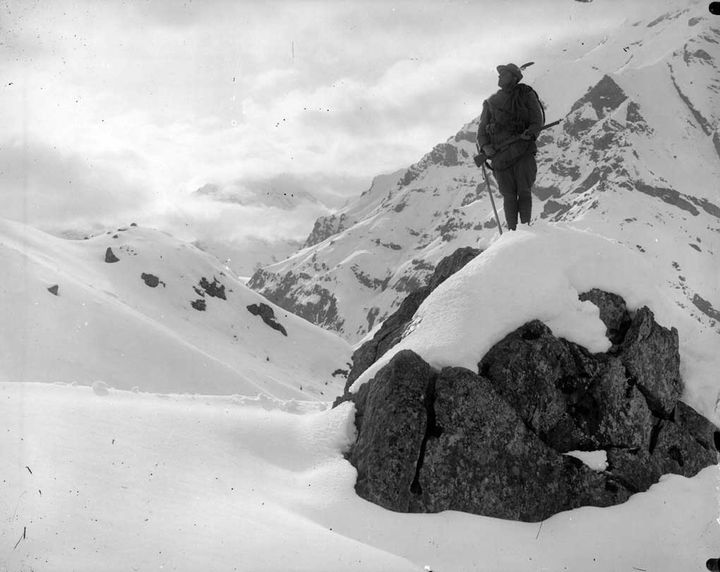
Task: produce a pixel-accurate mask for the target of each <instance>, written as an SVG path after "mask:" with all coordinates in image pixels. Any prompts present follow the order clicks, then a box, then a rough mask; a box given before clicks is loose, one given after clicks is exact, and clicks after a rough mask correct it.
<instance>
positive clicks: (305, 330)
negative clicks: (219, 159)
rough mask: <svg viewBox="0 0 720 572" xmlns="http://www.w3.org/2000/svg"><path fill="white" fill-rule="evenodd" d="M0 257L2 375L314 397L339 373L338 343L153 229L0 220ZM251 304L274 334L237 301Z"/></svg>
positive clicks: (333, 389) (329, 391)
mask: <svg viewBox="0 0 720 572" xmlns="http://www.w3.org/2000/svg"><path fill="white" fill-rule="evenodd" d="M108 248H110V249H111V251H112V254H113V255H114V256H115V257H116V258H117V259H118V260H117V262H106V253H107V249H108ZM0 264H1V265H2V267H3V269H4V280H3V281H2V284H1V285H0V321H1V322H2V324H3V327H2V329H0V332H1V333H0V344H1V345H2V348H3V351H2V353H1V354H0V379H1V380H3V381H45V382H52V381H62V382H77V383H81V384H92V383H95V382H98V381H102V382H104V383H106V384H108V385H110V386H113V387H117V388H124V389H130V388H132V387H134V386H139V387H142V388H143V389H144V390H145V391H158V392H172V393H183V392H188V393H204V394H235V393H237V394H243V395H257V394H259V393H263V394H267V395H270V396H275V397H279V398H284V399H288V398H301V399H321V400H324V399H329V398H331V396H333V395H335V394H337V392H338V387H340V386H341V385H342V379H341V377H340V376H335V377H334V376H333V372H335V371H336V370H338V369H341V368H346V363H347V361H348V359H349V347H348V345H347V343H345V342H344V341H343V340H341V339H339V338H338V337H337V336H335V335H333V334H331V333H330V332H327V331H324V330H321V329H320V328H318V327H316V326H313V325H312V324H309V323H308V322H306V321H305V320H302V319H300V318H298V317H296V316H294V315H292V314H290V313H288V312H286V311H284V310H282V309H280V308H277V307H275V306H272V305H270V304H268V303H267V300H265V299H263V298H262V297H261V296H259V295H258V294H256V293H255V292H252V291H251V290H249V289H248V288H246V287H245V286H244V285H243V284H242V283H241V281H239V280H238V279H237V278H236V277H234V276H232V274H231V273H230V272H229V271H228V270H227V269H226V268H224V267H223V266H222V265H221V264H220V263H219V262H218V261H217V259H215V258H213V257H212V256H210V255H208V254H205V253H203V252H202V251H200V250H198V249H197V248H195V247H194V246H192V245H190V244H187V243H183V242H180V241H178V240H176V239H174V238H173V237H171V236H170V235H167V234H165V233H163V232H160V231H157V230H153V229H149V228H142V227H137V226H130V227H128V228H125V229H119V230H118V231H117V232H109V233H107V234H102V235H99V236H95V237H92V238H90V239H88V240H65V239H59V238H56V237H53V236H51V235H48V234H45V233H43V232H41V231H38V230H35V229H33V228H31V227H28V226H25V225H22V224H19V223H14V222H9V221H5V220H0ZM53 286H56V287H57V288H56V290H55V292H51V291H49V288H52V287H53ZM262 304H266V305H267V306H268V309H270V308H271V309H273V310H274V322H273V320H272V319H270V318H269V317H268V320H267V321H268V322H269V323H270V324H271V325H272V324H273V323H276V324H278V325H279V326H281V327H282V329H284V331H285V334H284V333H282V331H280V328H278V329H274V328H273V327H271V326H270V325H268V324H267V323H266V321H265V320H264V319H263V318H262V313H260V314H258V313H257V312H256V314H253V313H251V312H250V311H249V310H248V306H257V308H260V307H261V305H262ZM328 396H330V397H328Z"/></svg>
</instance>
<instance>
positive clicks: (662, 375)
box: [620, 307, 682, 417]
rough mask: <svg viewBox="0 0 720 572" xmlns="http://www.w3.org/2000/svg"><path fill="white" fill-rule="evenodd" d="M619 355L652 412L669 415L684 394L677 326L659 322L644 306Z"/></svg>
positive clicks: (632, 324) (633, 321) (633, 323)
mask: <svg viewBox="0 0 720 572" xmlns="http://www.w3.org/2000/svg"><path fill="white" fill-rule="evenodd" d="M620 357H621V359H622V362H623V365H624V366H625V367H626V368H627V371H628V375H629V376H630V377H631V378H632V379H633V380H634V382H635V383H636V384H637V386H638V388H639V389H640V391H642V393H643V395H644V396H645V399H646V400H647V401H648V405H649V406H650V409H651V410H652V411H653V413H655V414H656V415H659V416H660V417H667V416H669V415H670V414H671V413H672V411H673V409H675V404H676V403H677V401H678V399H679V398H680V395H681V394H682V381H681V379H680V350H679V342H678V332H677V330H676V329H675V328H672V329H671V330H668V329H667V328H663V327H662V326H660V325H659V324H658V323H657V322H655V319H654V316H653V313H652V312H651V311H650V309H649V308H647V307H643V308H641V309H640V310H638V311H637V312H636V313H635V316H634V317H633V320H632V323H631V324H630V327H629V329H628V331H627V334H626V336H625V340H624V341H623V343H622V348H621V353H620Z"/></svg>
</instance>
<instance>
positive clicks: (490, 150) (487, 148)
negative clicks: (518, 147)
mask: <svg viewBox="0 0 720 572" xmlns="http://www.w3.org/2000/svg"><path fill="white" fill-rule="evenodd" d="M482 152H483V153H485V156H486V157H488V158H491V157H492V156H493V155H495V153H496V151H495V147H493V146H492V145H490V143H486V144H485V145H483V146H482Z"/></svg>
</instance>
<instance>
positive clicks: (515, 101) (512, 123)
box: [477, 83, 544, 169]
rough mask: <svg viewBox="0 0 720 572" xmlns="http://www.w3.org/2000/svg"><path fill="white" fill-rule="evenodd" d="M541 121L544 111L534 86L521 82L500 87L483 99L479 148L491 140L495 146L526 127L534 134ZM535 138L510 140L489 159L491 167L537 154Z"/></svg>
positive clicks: (499, 166) (479, 128) (501, 167)
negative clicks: (507, 87)
mask: <svg viewBox="0 0 720 572" xmlns="http://www.w3.org/2000/svg"><path fill="white" fill-rule="evenodd" d="M543 124H544V121H543V111H542V107H541V105H540V102H539V101H538V98H537V95H536V94H535V92H534V91H533V89H532V88H531V87H529V86H527V85H525V84H523V83H519V84H517V85H515V86H513V87H512V88H511V89H509V90H502V89H501V90H499V91H497V92H496V93H494V94H493V95H491V96H490V97H489V98H488V99H486V100H485V101H484V102H483V110H482V114H481V115H480V125H479V127H478V136H477V140H478V143H479V144H480V147H481V148H482V147H483V146H484V145H486V144H488V143H490V144H491V145H492V146H493V147H495V148H496V149H497V148H499V147H501V146H502V144H503V143H504V142H505V141H507V140H508V139H510V138H511V137H515V136H517V135H520V134H521V133H523V132H524V131H525V130H528V131H529V132H530V133H531V134H533V135H535V134H537V133H538V132H539V131H540V129H541V128H542V126H543ZM536 152H537V146H536V145H535V138H534V137H533V138H532V139H530V140H520V141H516V142H515V143H512V144H511V145H510V146H509V147H508V148H507V149H505V150H503V151H501V152H499V153H497V154H496V155H495V156H494V157H493V158H492V163H493V167H494V168H496V169H505V168H507V167H508V166H510V165H512V164H513V163H514V162H515V161H516V160H518V159H519V158H520V157H523V156H525V155H527V154H528V153H533V154H534V153H536Z"/></svg>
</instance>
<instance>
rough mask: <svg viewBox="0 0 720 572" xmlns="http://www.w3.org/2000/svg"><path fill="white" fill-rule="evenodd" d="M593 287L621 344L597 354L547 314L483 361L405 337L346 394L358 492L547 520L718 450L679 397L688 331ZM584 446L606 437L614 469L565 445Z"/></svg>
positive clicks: (692, 467) (679, 470) (692, 465)
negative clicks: (553, 327) (448, 357)
mask: <svg viewBox="0 0 720 572" xmlns="http://www.w3.org/2000/svg"><path fill="white" fill-rule="evenodd" d="M426 288H427V287H426ZM582 297H583V299H586V300H591V301H592V302H593V303H595V304H597V305H598V307H599V308H600V313H601V318H602V319H603V321H604V322H605V324H606V326H607V328H608V332H612V333H613V337H614V338H615V340H616V346H615V348H614V350H613V352H610V353H600V354H591V353H590V352H588V351H587V350H585V349H584V348H582V347H580V346H578V345H576V344H573V343H571V342H569V341H567V340H563V339H558V338H556V337H555V336H553V335H552V332H551V331H550V329H549V328H548V327H547V326H546V325H545V324H543V323H542V322H539V321H537V320H535V321H532V322H529V323H527V324H525V325H523V326H522V327H520V328H518V329H517V330H516V331H514V332H512V333H510V334H509V335H508V336H506V337H505V338H504V339H503V340H501V341H500V342H498V343H497V344H496V345H495V346H493V348H491V349H490V351H489V352H488V353H487V354H486V355H485V356H484V357H483V358H482V360H481V361H480V363H479V364H478V367H479V372H478V373H475V372H472V371H469V370H467V369H464V368H457V367H455V368H453V367H449V368H444V369H443V370H442V371H441V372H439V373H437V372H434V371H433V370H432V368H431V367H430V366H429V365H428V364H427V363H425V362H424V361H423V360H422V358H420V357H419V356H418V355H417V354H415V353H413V352H412V351H409V350H403V351H401V352H398V353H397V354H396V355H395V356H393V358H392V359H391V360H390V361H389V362H388V364H387V365H386V366H385V367H383V368H382V369H381V370H380V371H379V372H378V373H377V374H376V375H375V377H374V378H372V379H370V380H369V381H367V382H366V383H364V384H363V385H362V386H361V387H360V388H359V390H358V392H357V393H356V394H351V395H348V396H347V398H348V399H351V400H352V401H354V403H355V406H356V425H357V429H358V434H357V435H358V436H357V440H356V442H355V444H354V445H353V446H352V447H351V449H350V452H349V454H348V458H349V460H350V461H351V463H352V464H353V465H354V466H355V467H356V468H357V470H358V480H357V484H356V491H357V492H358V494H359V495H360V496H362V497H363V498H365V499H367V500H370V501H372V502H375V503H377V504H379V505H381V506H384V507H386V508H389V509H392V510H396V511H403V512H438V511H442V510H460V511H465V512H471V513H475V514H482V515H486V516H493V517H498V518H508V519H514V520H523V521H537V520H542V519H545V518H547V517H549V516H551V515H553V514H555V513H557V512H560V511H563V510H568V509H571V508H575V507H579V506H586V505H590V506H598V507H604V506H611V505H614V504H618V503H621V502H624V501H625V500H626V499H627V498H629V496H630V495H631V494H634V493H636V492H641V491H645V490H647V489H648V488H649V487H650V486H651V485H653V484H654V483H656V482H657V481H658V479H659V478H660V477H661V476H662V475H663V474H666V473H675V474H679V475H684V476H686V477H692V476H694V475H695V474H697V473H698V472H699V471H700V470H702V469H703V468H705V467H707V466H710V465H713V464H715V463H716V462H717V459H718V456H717V450H718V447H719V446H720V430H718V428H717V427H715V426H714V425H713V424H712V423H710V422H709V421H708V420H707V419H705V418H704V417H703V416H701V415H700V414H698V413H697V412H695V411H694V410H693V409H692V408H690V407H688V406H687V405H685V404H684V403H682V402H680V401H679V400H678V397H679V395H680V392H681V391H682V383H681V381H680V378H679V369H678V365H679V354H678V338H677V331H676V330H674V329H673V330H668V329H666V328H663V327H662V326H660V325H658V324H657V323H656V322H655V321H654V319H653V315H652V312H651V311H650V310H649V309H648V308H641V309H640V310H638V311H637V312H636V313H635V314H634V316H632V319H631V322H630V324H629V326H628V324H627V322H628V317H629V314H628V312H627V309H626V307H625V302H624V301H623V300H622V298H621V297H619V296H617V295H614V294H610V293H607V292H602V291H599V290H591V291H590V292H588V293H586V294H584V295H583V296H582ZM408 303H409V302H408ZM623 334H624V338H623ZM377 347H378V346H377V345H376V349H377ZM357 357H363V356H362V355H358V356H357ZM373 361H374V360H373ZM369 363H371V360H370V359H368V365H369ZM353 365H354V367H355V366H356V365H357V366H358V367H359V366H360V362H359V361H358V362H357V363H354V364H353ZM352 374H353V372H352V371H351V375H352ZM575 450H586V451H597V450H605V451H606V453H607V459H608V467H607V469H605V470H599V471H594V470H592V469H590V468H588V467H587V466H585V465H584V464H583V463H582V462H581V461H579V460H577V459H575V458H573V457H571V456H568V455H564V453H567V452H570V451H575Z"/></svg>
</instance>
